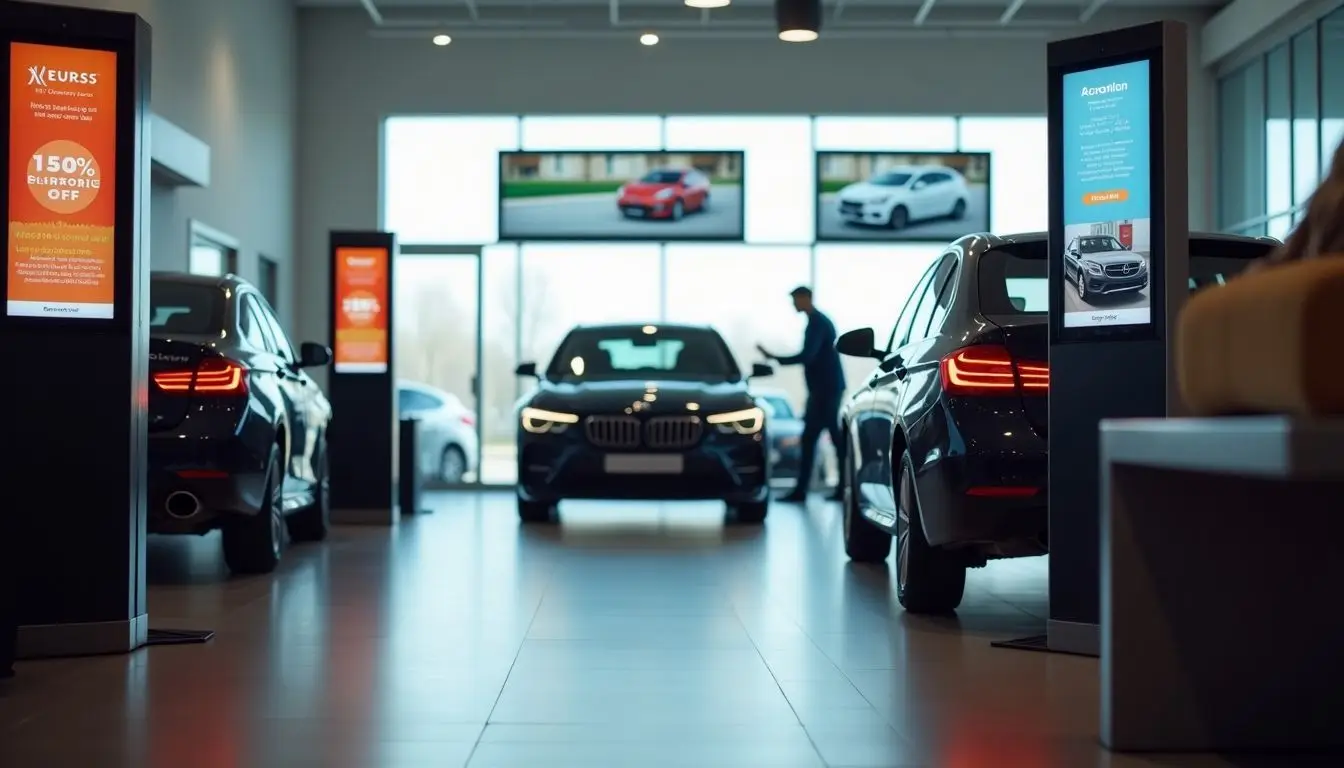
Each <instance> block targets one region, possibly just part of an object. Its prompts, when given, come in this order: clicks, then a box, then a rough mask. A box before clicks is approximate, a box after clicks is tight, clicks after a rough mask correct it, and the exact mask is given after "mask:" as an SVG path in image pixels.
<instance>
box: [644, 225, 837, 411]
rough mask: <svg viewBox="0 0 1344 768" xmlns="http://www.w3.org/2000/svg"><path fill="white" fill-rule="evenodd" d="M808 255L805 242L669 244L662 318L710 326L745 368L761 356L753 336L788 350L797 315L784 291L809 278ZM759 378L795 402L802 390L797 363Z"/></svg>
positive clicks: (799, 333) (797, 336)
mask: <svg viewBox="0 0 1344 768" xmlns="http://www.w3.org/2000/svg"><path fill="white" fill-rule="evenodd" d="M811 257H812V252H811V249H810V248H808V247H806V246H795V247H788V246H741V245H669V246H667V255H666V259H667V261H666V262H665V274H666V278H665V281H664V291H665V295H666V305H665V308H664V313H663V321H664V322H668V323H705V324H708V325H712V326H714V327H715V328H716V329H718V331H719V333H721V334H723V338H724V340H725V341H727V342H728V347H729V349H731V350H732V352H733V356H734V357H735V358H737V362H738V364H739V365H741V366H742V367H743V368H744V369H748V368H749V367H750V365H751V363H753V362H756V361H758V360H760V359H761V356H760V353H759V352H757V350H756V345H757V344H760V345H761V346H763V347H765V348H766V349H768V350H770V351H771V352H774V353H775V354H780V355H783V354H792V353H793V352H795V351H797V349H798V347H799V346H800V345H801V344H802V340H803V319H802V318H801V317H800V316H799V315H798V313H797V312H795V311H794V309H793V302H792V299H790V297H789V292H790V291H792V290H793V289H794V288H797V287H798V286H800V285H808V284H809V283H811V273H812V269H811ZM827 311H828V312H829V310H827ZM761 386H762V387H765V388H768V389H777V390H783V391H784V392H786V393H787V394H788V397H789V399H790V400H791V401H792V402H794V403H795V404H798V403H801V402H802V400H803V397H804V395H805V394H806V390H805V388H804V386H803V374H802V370H801V368H799V367H798V366H786V367H779V368H777V369H776V371H775V375H774V376H773V377H772V378H771V379H770V380H769V381H762V382H761Z"/></svg>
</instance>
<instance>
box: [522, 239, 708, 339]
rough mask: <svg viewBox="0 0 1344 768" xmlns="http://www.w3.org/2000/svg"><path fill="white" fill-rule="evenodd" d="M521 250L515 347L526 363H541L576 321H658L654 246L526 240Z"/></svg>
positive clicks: (658, 252)
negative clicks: (518, 349)
mask: <svg viewBox="0 0 1344 768" xmlns="http://www.w3.org/2000/svg"><path fill="white" fill-rule="evenodd" d="M521 252H522V263H521V268H522V282H521V289H522V300H521V302H520V303H521V305H522V311H521V312H520V313H519V320H520V323H519V324H520V328H519V348H520V349H521V350H522V359H523V360H525V361H531V362H536V363H538V364H540V365H545V364H546V363H547V362H549V361H550V359H551V357H552V355H554V354H555V348H556V346H557V345H558V344H559V343H560V340H561V339H563V338H564V336H565V334H566V333H568V332H569V329H570V328H573V327H574V326H576V325H579V324H581V323H633V322H652V323H656V322H659V321H660V320H661V315H662V312H661V311H660V305H661V301H660V299H661V294H662V290H661V289H662V286H661V283H662V280H661V272H660V262H661V258H660V257H661V255H662V254H661V247H660V246H659V245H657V244H650V243H629V244H621V243H602V244H571V243H526V244H524V245H523V246H522V247H521ZM706 299H708V296H706Z"/></svg>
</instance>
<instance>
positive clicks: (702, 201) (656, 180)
mask: <svg viewBox="0 0 1344 768" xmlns="http://www.w3.org/2000/svg"><path fill="white" fill-rule="evenodd" d="M709 193H710V183H709V177H708V176H706V175H705V174H703V173H701V172H699V171H697V170H694V169H692V168H660V169H658V170H655V171H651V172H649V173H646V174H644V175H643V176H642V177H640V178H639V179H637V180H635V181H632V182H630V183H628V184H625V185H624V186H622V187H621V188H620V190H618V191H617V193H616V205H617V207H618V208H619V209H620V211H621V214H622V215H623V216H625V217H626V218H632V219H671V220H673V221H678V220H680V219H681V217H682V216H684V215H686V214H688V213H697V212H700V211H704V210H705V209H706V208H707V207H708V206H709Z"/></svg>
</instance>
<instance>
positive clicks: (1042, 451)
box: [836, 234, 1276, 613]
mask: <svg viewBox="0 0 1344 768" xmlns="http://www.w3.org/2000/svg"><path fill="white" fill-rule="evenodd" d="M1275 244H1276V243H1275V241H1273V240H1269V239H1264V238H1262V239H1251V238H1237V237H1228V236H1221V235H1203V234H1192V235H1191V236H1190V274H1191V288H1192V289H1193V288H1195V287H1196V286H1198V285H1203V284H1206V283H1208V282H1217V281H1221V280H1222V279H1223V278H1224V277H1226V276H1230V275H1231V274H1234V273H1235V272H1236V271H1238V270H1239V269H1240V267H1241V266H1243V265H1245V264H1246V263H1248V262H1249V261H1250V260H1251V259H1254V258H1258V257H1260V256H1263V255H1265V254H1267V253H1268V252H1269V251H1270V250H1271V249H1273V248H1274V246H1275ZM1046 251H1047V245H1046V237H1045V235H1044V234H1029V235H1014V236H1010V237H996V236H993V235H968V236H966V237H963V238H961V239H960V240H958V241H956V242H955V243H953V244H952V245H951V246H950V247H949V248H948V250H947V251H946V252H944V253H943V255H942V256H940V257H939V258H938V259H936V260H935V261H934V263H933V264H932V265H930V266H929V268H928V270H927V271H926V272H925V274H924V276H923V277H922V278H920V280H919V282H918V283H916V285H915V289H914V292H913V293H911V295H910V296H909V297H908V298H907V300H906V302H905V306H904V308H903V309H902V310H901V313H900V315H899V317H898V319H897V320H896V325H895V328H894V330H893V331H892V333H891V336H890V337H889V338H888V339H886V340H885V342H884V343H882V344H881V346H879V345H878V343H877V342H876V341H875V339H874V333H873V330H872V329H871V328H863V329H859V330H855V331H850V332H848V333H846V334H843V335H842V336H841V337H840V338H839V340H837V342H836V346H837V348H838V349H839V350H840V351H841V352H842V353H843V354H846V355H853V356H857V357H869V358H873V359H875V360H876V361H877V367H876V369H875V370H874V371H873V373H872V375H871V377H870V378H869V379H868V382H867V386H865V387H864V388H863V389H861V390H859V391H858V392H856V393H855V394H854V395H853V396H852V397H851V398H850V399H849V401H848V402H847V403H846V404H845V406H844V408H843V411H842V414H841V420H842V425H843V430H844V433H845V435H846V438H847V439H848V440H849V442H850V450H849V451H848V452H847V455H848V457H849V458H848V459H847V461H846V466H845V468H844V471H843V472H842V473H841V482H842V483H844V485H845V504H844V515H843V517H844V539H845V551H846V553H847V554H848V555H849V557H850V558H851V559H852V560H855V561H859V562H873V561H881V560H884V559H886V557H887V555H888V554H889V553H890V552H891V544H892V539H893V537H894V538H895V539H896V542H897V546H896V560H897V566H896V572H897V590H898V597H899V599H900V602H901V604H902V605H903V606H905V608H906V609H907V610H909V611H912V612H918V613H940V612H946V611H950V610H953V609H955V608H956V607H957V606H958V605H960V604H961V598H962V592H963V590H964V587H965V580H966V568H968V567H978V566H983V565H984V564H985V563H986V562H987V561H988V560H990V559H995V558H1006V557H1022V556H1030V555H1039V554H1044V553H1045V552H1046V551H1047V547H1048V536H1047V533H1048V524H1047V514H1046V508H1047V499H1046V467H1047V460H1046V445H1047V442H1046V441H1047V434H1048V432H1047V428H1048V425H1047V414H1048V409H1047V393H1048V391H1049V382H1050V371H1049V366H1048V365H1047V363H1046V360H1047V358H1048V356H1049V341H1048V337H1047V333H1046V328H1047V322H1046V321H1047V311H1048V309H1049V306H1048V299H1047V289H1046V280H1047V278H1046V275H1047V271H1048V268H1047V260H1046Z"/></svg>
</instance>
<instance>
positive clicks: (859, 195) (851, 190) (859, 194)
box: [840, 181, 909, 203]
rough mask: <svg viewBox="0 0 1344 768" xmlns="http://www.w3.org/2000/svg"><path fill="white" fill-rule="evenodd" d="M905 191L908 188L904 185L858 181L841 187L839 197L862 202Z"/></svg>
mask: <svg viewBox="0 0 1344 768" xmlns="http://www.w3.org/2000/svg"><path fill="white" fill-rule="evenodd" d="M907 192H909V190H908V189H907V188H906V187H884V186H882V185H880V184H870V183H868V182H866V181H860V182H857V183H854V184H850V185H849V186H847V187H844V188H843V189H841V190H840V199H841V200H850V201H853V202H859V203H862V202H866V201H868V200H880V199H882V198H885V197H891V196H892V195H904V194H906V193H907Z"/></svg>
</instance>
